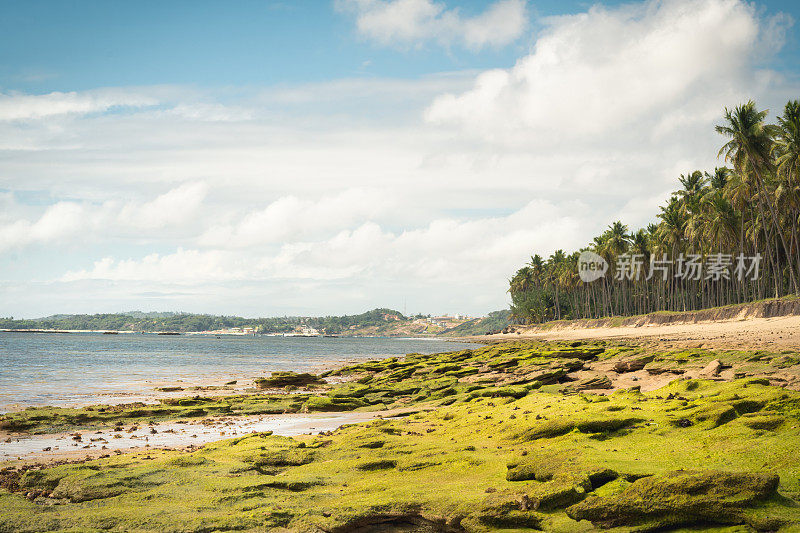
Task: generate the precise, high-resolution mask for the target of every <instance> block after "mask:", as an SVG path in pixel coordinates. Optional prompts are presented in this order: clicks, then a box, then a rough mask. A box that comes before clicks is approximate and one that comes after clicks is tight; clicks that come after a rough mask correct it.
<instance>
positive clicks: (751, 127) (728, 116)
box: [716, 100, 798, 296]
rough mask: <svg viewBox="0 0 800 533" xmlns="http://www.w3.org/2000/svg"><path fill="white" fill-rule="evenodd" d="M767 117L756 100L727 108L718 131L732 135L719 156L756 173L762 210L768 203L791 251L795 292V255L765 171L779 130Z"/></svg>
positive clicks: (779, 234)
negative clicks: (793, 263)
mask: <svg viewBox="0 0 800 533" xmlns="http://www.w3.org/2000/svg"><path fill="white" fill-rule="evenodd" d="M766 116H767V111H766V110H765V111H758V110H757V109H756V104H755V102H753V101H752V100H750V101H748V102H747V103H746V104H743V105H740V106H737V107H735V108H734V109H732V110H731V109H727V108H726V109H725V124H723V125H719V126H717V127H716V130H717V133H720V134H722V135H724V136H726V137H728V138H729V139H730V140H729V141H728V142H727V143H725V145H723V147H722V148H720V150H719V154H718V155H722V154H724V155H725V160H726V161H730V162H732V163H733V165H734V167H735V168H736V169H737V170H739V171H740V172H742V173H749V172H752V173H753V176H755V178H756V184H757V186H758V190H759V196H760V198H761V201H760V202H759V205H760V206H761V209H762V210H763V204H766V205H767V208H768V210H769V212H770V215H771V218H772V224H773V226H774V229H775V232H776V233H777V235H778V236H779V237H780V240H781V244H782V245H783V249H784V250H786V252H787V259H788V261H789V276H790V279H791V282H792V288H793V289H794V292H795V293H798V287H797V279H796V277H795V273H794V268H793V267H792V264H791V255H788V251H789V247H788V246H787V245H786V237H785V236H784V234H783V231H782V229H781V227H780V223H779V221H778V215H777V213H776V212H775V206H774V205H773V203H772V202H771V201H770V200H771V199H770V198H769V197H768V195H767V192H766V191H767V188H766V185H765V183H764V178H763V176H764V174H765V173H766V172H769V170H770V167H771V164H772V162H771V161H770V154H771V151H772V140H773V138H774V137H775V136H776V135H777V133H778V132H777V128H776V127H775V126H769V125H766V124H764V119H765V118H766ZM776 296H777V295H776Z"/></svg>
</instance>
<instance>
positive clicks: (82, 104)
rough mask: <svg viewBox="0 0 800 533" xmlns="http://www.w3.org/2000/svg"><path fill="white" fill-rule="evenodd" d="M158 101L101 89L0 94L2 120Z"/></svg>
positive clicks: (124, 92) (149, 104)
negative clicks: (33, 93)
mask: <svg viewBox="0 0 800 533" xmlns="http://www.w3.org/2000/svg"><path fill="white" fill-rule="evenodd" d="M157 103H158V100H157V99H155V98H153V97H151V96H145V95H142V94H139V93H137V92H127V91H116V90H101V91H92V92H88V93H78V92H67V93H63V92H52V93H48V94H40V95H32V94H18V93H11V94H2V93H0V120H28V119H41V118H47V117H51V116H54V115H70V114H84V113H97V112H104V111H108V110H109V109H112V108H115V107H146V106H153V105H156V104H157Z"/></svg>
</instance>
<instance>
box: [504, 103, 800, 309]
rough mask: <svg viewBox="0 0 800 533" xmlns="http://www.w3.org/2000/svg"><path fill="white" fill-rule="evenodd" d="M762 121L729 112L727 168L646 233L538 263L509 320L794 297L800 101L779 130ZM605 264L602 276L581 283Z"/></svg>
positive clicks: (693, 184)
mask: <svg viewBox="0 0 800 533" xmlns="http://www.w3.org/2000/svg"><path fill="white" fill-rule="evenodd" d="M766 117H767V111H766V110H762V111H759V110H758V108H757V107H756V104H755V103H754V102H752V101H749V102H747V103H746V104H742V105H739V106H737V107H734V108H733V109H727V108H726V109H725V113H724V120H723V121H722V123H721V124H719V125H717V126H716V128H715V129H716V132H717V133H718V134H720V135H721V136H722V137H723V143H722V146H721V148H720V150H719V153H718V156H719V157H720V158H721V159H723V161H724V165H725V166H722V167H718V168H715V169H714V170H713V172H703V171H699V170H695V171H693V172H689V173H687V174H685V175H681V176H680V178H679V182H680V188H679V189H678V190H677V191H675V192H674V193H673V194H672V195H671V196H670V198H669V200H668V201H667V202H666V204H665V205H663V206H661V207H660V208H659V209H660V211H659V213H658V214H657V217H656V221H655V222H653V223H651V224H649V225H648V226H647V227H645V228H640V229H637V230H635V231H630V230H629V228H628V226H627V225H625V224H623V223H622V222H621V221H616V222H613V223H612V224H611V225H610V226H608V228H607V229H606V230H605V231H604V232H603V233H602V234H601V235H599V236H597V237H595V238H594V239H593V240H592V242H591V243H590V244H589V245H588V246H587V247H586V248H584V249H582V250H579V251H576V252H573V253H570V254H567V253H565V252H564V251H563V250H557V251H555V252H554V253H553V254H552V255H550V256H549V257H548V258H543V257H541V256H540V255H538V254H536V255H533V256H532V257H531V261H530V262H529V263H528V264H526V265H525V266H523V267H522V268H520V269H519V270H517V272H516V273H515V274H514V276H513V277H512V278H511V279H510V280H509V292H510V294H511V312H512V316H513V317H514V319H515V320H517V321H519V322H523V323H535V322H544V321H547V320H559V319H574V318H598V317H607V316H620V315H635V314H643V313H649V312H654V311H688V310H696V309H702V308H707V307H716V306H720V305H728V304H733V303H743V302H749V301H754V300H760V299H764V298H769V297H776V298H777V297H781V296H786V295H790V294H795V295H797V294H798V292H799V289H800V231H798V222H799V221H800V220H799V219H800V100H793V101H790V102H788V103H787V104H786V106H785V107H784V109H783V113H782V114H781V115H780V116H779V117H777V121H776V122H777V123H775V124H767V123H766ZM587 252H591V253H592V254H596V256H595V255H590V254H588V253H587ZM587 257H588V258H592V257H594V258H596V264H594V265H589V264H587V262H586V258H587ZM603 263H605V264H606V265H608V271H607V272H606V274H605V275H602V276H599V277H598V279H595V280H593V281H588V282H587V281H584V279H582V278H585V277H587V276H585V275H582V272H583V274H586V273H587V272H589V271H590V270H591V268H590V267H591V266H595V267H597V266H598V265H600V266H602V264H603ZM581 269H583V270H581ZM588 277H591V276H588Z"/></svg>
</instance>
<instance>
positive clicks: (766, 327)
mask: <svg viewBox="0 0 800 533" xmlns="http://www.w3.org/2000/svg"><path fill="white" fill-rule="evenodd" d="M513 329H514V332H513V333H511V332H510V333H498V334H495V335H483V336H475V337H471V338H472V339H474V340H476V341H482V342H498V341H510V340H541V341H545V340H548V341H579V340H580V341H584V340H585V341H592V340H613V341H630V342H644V343H658V344H659V346H662V347H688V348H719V349H745V348H747V349H753V350H758V349H765V348H766V349H772V350H800V316H797V315H786V316H776V317H769V318H764V317H748V318H731V319H726V320H709V321H701V322H688V321H687V322H680V323H671V324H642V325H627V326H608V325H605V326H600V327H587V326H585V325H583V324H581V323H579V322H576V323H570V322H566V323H558V322H551V323H547V324H540V325H529V326H513Z"/></svg>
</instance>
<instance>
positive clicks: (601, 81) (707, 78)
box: [426, 0, 776, 148]
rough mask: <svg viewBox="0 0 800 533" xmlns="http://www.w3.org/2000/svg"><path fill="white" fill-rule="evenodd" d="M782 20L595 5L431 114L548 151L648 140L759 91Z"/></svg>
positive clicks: (672, 5)
mask: <svg viewBox="0 0 800 533" xmlns="http://www.w3.org/2000/svg"><path fill="white" fill-rule="evenodd" d="M775 21H776V19H772V20H769V21H762V20H760V19H759V18H758V16H757V15H756V12H755V7H753V6H752V5H750V4H747V3H744V2H741V1H739V0H663V1H659V0H650V1H648V2H645V3H643V4H634V5H624V6H622V7H618V8H605V7H602V6H594V7H592V8H591V9H590V10H589V11H588V12H586V13H582V14H579V15H570V16H562V17H557V18H553V19H550V20H549V21H548V27H547V28H546V29H545V30H544V31H543V32H542V33H541V37H540V38H539V39H538V41H537V42H536V45H535V47H534V49H533V51H532V53H531V54H530V55H528V56H526V57H523V58H522V59H520V60H519V61H518V62H517V64H516V65H515V66H514V67H513V68H511V69H508V70H491V71H488V72H485V73H483V74H481V75H480V76H478V78H477V79H476V81H475V86H474V87H473V88H472V89H471V90H469V91H467V92H464V93H461V94H448V95H443V96H440V97H439V98H437V99H436V101H435V102H434V103H433V104H432V105H431V106H430V107H429V109H428V110H427V112H426V117H427V119H428V120H429V121H430V122H431V123H434V124H440V125H455V126H458V127H460V128H463V130H464V131H466V132H469V133H470V134H472V135H476V136H479V137H480V138H482V139H484V140H489V141H505V142H511V141H512V140H513V142H516V143H531V142H534V143H536V145H537V147H540V148H541V147H542V145H543V144H544V145H553V144H560V143H563V142H568V141H570V140H574V139H580V140H583V141H585V140H589V139H592V138H597V137H603V138H604V139H605V138H608V137H609V136H610V135H612V134H613V135H614V137H613V138H614V139H616V140H622V141H623V142H628V141H629V140H632V139H641V134H644V139H645V140H647V139H648V138H650V137H652V135H653V134H654V133H661V134H663V133H664V132H665V131H672V130H673V128H674V127H681V128H685V127H686V126H687V123H686V119H687V118H689V117H692V118H694V120H693V122H694V124H689V125H688V126H689V127H692V126H696V125H700V126H702V127H707V126H708V125H709V124H710V123H711V122H712V121H713V120H714V119H715V118H717V117H718V116H719V114H720V109H721V107H722V106H723V105H726V104H727V103H729V102H734V103H735V102H736V101H737V100H738V99H739V98H741V97H743V96H744V95H747V94H748V91H751V90H753V89H757V88H758V86H757V83H755V82H754V80H753V73H754V72H753V70H754V66H753V64H754V60H755V59H757V57H758V55H759V53H760V52H761V51H762V50H763V46H762V44H763V42H764V40H763V39H764V30H765V29H767V30H769V31H772V30H771V29H770V28H773V27H774V25H775ZM772 35H774V32H772ZM675 114H677V115H678V116H679V117H680V119H679V120H674V119H673V115H675ZM706 131H709V133H708V135H709V136H710V135H711V132H710V130H706ZM629 134H632V135H629Z"/></svg>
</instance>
